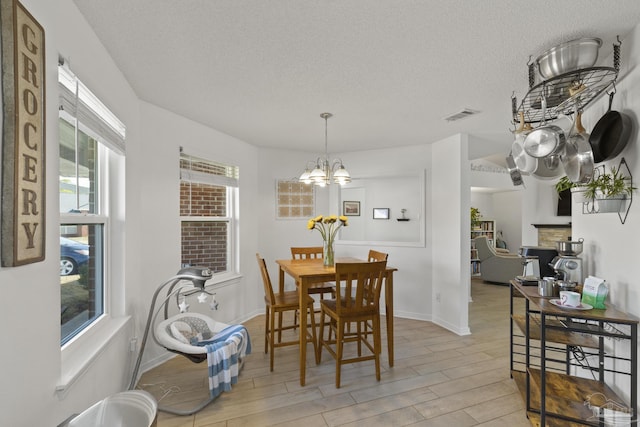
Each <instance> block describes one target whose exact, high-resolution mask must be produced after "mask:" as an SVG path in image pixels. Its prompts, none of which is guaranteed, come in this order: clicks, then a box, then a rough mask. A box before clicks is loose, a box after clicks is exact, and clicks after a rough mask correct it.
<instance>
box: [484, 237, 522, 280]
mask: <svg viewBox="0 0 640 427" xmlns="http://www.w3.org/2000/svg"><path fill="white" fill-rule="evenodd" d="M474 240H475V246H476V249H477V250H478V259H479V260H480V277H481V278H482V280H484V281H485V282H491V283H500V284H509V281H510V280H512V279H514V278H515V277H516V276H520V275H522V274H523V271H524V258H523V257H521V256H519V255H517V254H512V253H509V252H508V251H507V252H506V253H505V250H504V249H503V250H499V251H498V250H496V249H495V248H493V246H491V245H490V244H489V240H488V239H487V237H486V236H480V237H476V238H475V239H474Z"/></svg>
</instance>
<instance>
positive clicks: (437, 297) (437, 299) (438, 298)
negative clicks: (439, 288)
mask: <svg viewBox="0 0 640 427" xmlns="http://www.w3.org/2000/svg"><path fill="white" fill-rule="evenodd" d="M436 302H440V292H436Z"/></svg>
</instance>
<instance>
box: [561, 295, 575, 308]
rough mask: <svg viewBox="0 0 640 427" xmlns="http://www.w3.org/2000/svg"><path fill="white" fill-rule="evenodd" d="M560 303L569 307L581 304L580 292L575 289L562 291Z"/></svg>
mask: <svg viewBox="0 0 640 427" xmlns="http://www.w3.org/2000/svg"><path fill="white" fill-rule="evenodd" d="M560 304H562V305H566V306H567V307H578V306H579V305H580V294H579V293H578V292H573V291H560Z"/></svg>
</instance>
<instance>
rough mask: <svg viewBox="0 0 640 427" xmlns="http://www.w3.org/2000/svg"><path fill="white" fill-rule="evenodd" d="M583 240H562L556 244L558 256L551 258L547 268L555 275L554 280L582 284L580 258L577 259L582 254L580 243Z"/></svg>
mask: <svg viewBox="0 0 640 427" xmlns="http://www.w3.org/2000/svg"><path fill="white" fill-rule="evenodd" d="M583 241H584V239H580V240H578V241H577V242H576V241H570V240H564V241H560V242H556V248H557V249H558V256H557V257H555V258H553V260H551V262H550V263H549V266H550V267H551V268H553V271H555V273H556V278H557V279H559V280H564V281H566V282H572V283H576V284H582V283H583V281H584V277H583V276H582V258H580V257H578V255H580V254H581V253H582V242H583Z"/></svg>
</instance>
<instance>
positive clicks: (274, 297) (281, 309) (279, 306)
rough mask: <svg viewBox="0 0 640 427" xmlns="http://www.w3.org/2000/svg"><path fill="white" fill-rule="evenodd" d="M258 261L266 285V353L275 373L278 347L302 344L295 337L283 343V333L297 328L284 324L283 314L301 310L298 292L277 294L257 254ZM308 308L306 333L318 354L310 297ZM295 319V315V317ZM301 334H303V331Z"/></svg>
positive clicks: (291, 324) (292, 324) (265, 266)
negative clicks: (276, 336) (274, 363)
mask: <svg viewBox="0 0 640 427" xmlns="http://www.w3.org/2000/svg"><path fill="white" fill-rule="evenodd" d="M256 259H257V260H258V266H259V267H260V273H261V274H262V283H263V284H264V303H265V324H264V352H265V353H267V352H268V353H269V366H270V369H271V371H273V361H274V350H275V349H276V348H277V347H285V346H290V345H298V344H299V342H300V339H299V337H298V336H297V334H296V336H295V339H293V340H288V341H282V331H286V330H291V329H295V328H297V325H296V324H295V323H290V324H288V325H286V324H284V323H283V314H284V313H285V312H288V311H290V312H292V313H295V312H297V310H298V308H299V299H298V291H285V292H283V293H280V292H278V293H275V292H274V291H273V286H272V285H271V278H270V277H269V271H268V270H267V264H266V263H265V261H264V258H262V257H260V254H256ZM306 301H307V307H306V313H305V315H307V314H309V317H310V318H311V319H310V324H309V325H310V327H309V330H308V331H306V334H307V337H308V338H309V339H310V340H311V342H312V343H313V347H314V350H315V351H316V352H317V351H318V349H317V341H316V321H315V316H314V311H313V302H314V301H313V298H311V297H310V296H309V295H307V297H306ZM276 314H278V322H277V325H276V321H275V320H276ZM294 317H295V315H294ZM276 333H277V334H278V340H277V341H276V339H275V335H276ZM300 333H303V332H302V331H301V332H300Z"/></svg>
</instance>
